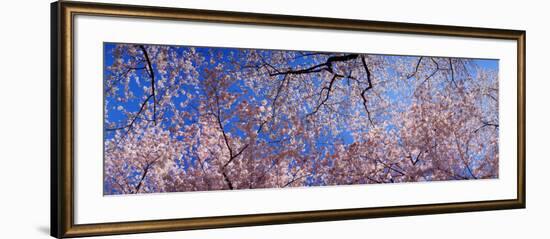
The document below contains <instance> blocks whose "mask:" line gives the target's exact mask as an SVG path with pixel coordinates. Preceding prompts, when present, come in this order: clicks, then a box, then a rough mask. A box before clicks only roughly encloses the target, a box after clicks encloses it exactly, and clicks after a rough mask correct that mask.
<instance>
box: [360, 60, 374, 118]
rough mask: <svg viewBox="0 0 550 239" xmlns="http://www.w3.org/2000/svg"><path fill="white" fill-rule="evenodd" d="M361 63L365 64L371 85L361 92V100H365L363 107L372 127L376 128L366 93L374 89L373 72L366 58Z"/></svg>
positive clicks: (368, 81)
mask: <svg viewBox="0 0 550 239" xmlns="http://www.w3.org/2000/svg"><path fill="white" fill-rule="evenodd" d="M361 62H362V63H363V67H364V68H365V72H366V73H367V83H368V84H369V85H368V86H367V87H366V88H365V89H363V91H362V92H361V98H362V99H363V106H364V107H365V111H366V112H367V117H368V119H369V122H370V124H371V125H373V126H374V123H372V118H371V116H370V112H369V108H368V106H367V103H368V101H367V96H366V93H367V91H368V90H370V89H372V80H371V72H370V70H369V67H368V65H367V62H366V61H365V57H364V56H362V57H361Z"/></svg>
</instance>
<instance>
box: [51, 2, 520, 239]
mask: <svg viewBox="0 0 550 239" xmlns="http://www.w3.org/2000/svg"><path fill="white" fill-rule="evenodd" d="M76 15H93V16H106V17H107V16H116V17H129V18H137V19H164V20H166V19H169V20H178V21H206V22H222V23H233V24H254V25H259V26H262V25H264V26H265V25H269V26H285V27H301V28H323V29H338V30H352V31H370V32H386V33H406V34H418V35H434V36H456V37H473V38H485V39H507V40H513V41H516V42H517V106H518V110H517V125H518V127H517V129H516V130H517V144H518V145H517V149H518V150H517V197H516V198H515V199H511V200H493V201H478V202H460V203H442V204H423V205H402V206H392V207H375V208H353V209H349V208H346V209H338V210H322V211H305V212H285V213H267V214H254V215H239V216H219V217H204V218H179V219H172V218H167V219H165V220H151V221H136V222H116V223H100V224H75V223H74V213H75V212H74V196H73V195H74V190H75V184H74V178H73V174H74V169H73V166H74V158H73V150H74V138H73V133H74V120H75V119H74V91H73V84H74V79H73V69H74V65H73V57H74V52H73V51H74V50H73V47H74V44H75V43H74V41H75V39H74V38H73V37H74V24H73V23H74V17H75V16H76ZM51 22H52V24H51V38H52V41H51V44H52V45H51V52H52V58H51V70H52V71H51V83H52V94H51V97H52V98H51V106H52V112H51V117H52V120H51V133H52V134H51V137H52V138H51V140H52V143H51V152H52V155H51V235H52V236H54V237H58V238H62V237H80V236H96V235H111V234H126V233H143V232H163V231H176V230H189V229H207V228H222V227H240V226H255V225H268V224H284V223H303V222H316V221H330V220H347V219H360V218H378V217H394V216H409V215H423V214H439V213H455V212H470V211H482V210H497V209H515V208H525V199H526V196H525V193H526V190H525V45H526V43H525V39H526V33H525V31H519V30H502V29H488V28H472V27H458V26H441V25H426V24H411V23H395V22H378V21H364V20H349V19H332V18H319V17H302V16H286V15H270V14H256V13H241V12H224V11H211V10H194V9H178V8H163V7H149V6H131V5H114V4H100V3H84V2H64V1H61V2H55V3H52V5H51ZM508 130H511V129H508Z"/></svg>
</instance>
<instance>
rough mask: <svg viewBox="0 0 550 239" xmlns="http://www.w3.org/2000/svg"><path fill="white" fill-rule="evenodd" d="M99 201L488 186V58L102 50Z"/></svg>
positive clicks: (493, 149)
mask: <svg viewBox="0 0 550 239" xmlns="http://www.w3.org/2000/svg"><path fill="white" fill-rule="evenodd" d="M104 54H105V59H106V60H105V68H104V89H105V92H104V94H105V110H104V112H105V115H104V119H105V120H104V126H105V127H104V135H105V137H104V138H105V142H104V151H105V152H104V155H105V159H104V160H105V163H104V170H105V176H104V192H105V194H133V193H152V192H183V191H205V190H233V189H255V188H284V187H297V186H326V185H344V184H369V183H397V182H420V181H438V180H465V179H482V178H498V129H499V124H498V122H499V121H498V61H497V60H480V59H465V58H446V57H428V56H421V57H418V56H393V55H372V54H358V53H327V52H302V51H285V50H258V49H232V48H211V47H184V46H163V45H136V44H106V45H105V52H104Z"/></svg>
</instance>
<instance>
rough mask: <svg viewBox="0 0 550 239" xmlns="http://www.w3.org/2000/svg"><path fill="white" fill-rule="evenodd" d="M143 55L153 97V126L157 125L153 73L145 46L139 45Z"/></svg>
mask: <svg viewBox="0 0 550 239" xmlns="http://www.w3.org/2000/svg"><path fill="white" fill-rule="evenodd" d="M139 47H140V48H141V50H142V51H143V55H145V60H146V61H147V66H149V76H150V77H151V95H152V96H153V121H154V123H155V125H156V124H157V99H156V96H155V73H154V72H153V66H152V65H151V60H150V59H149V54H147V50H145V46H143V45H139Z"/></svg>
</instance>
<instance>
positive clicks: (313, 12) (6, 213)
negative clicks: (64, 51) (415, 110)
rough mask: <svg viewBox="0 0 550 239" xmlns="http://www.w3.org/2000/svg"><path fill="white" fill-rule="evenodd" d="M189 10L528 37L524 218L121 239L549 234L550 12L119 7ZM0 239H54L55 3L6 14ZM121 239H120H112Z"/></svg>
mask: <svg viewBox="0 0 550 239" xmlns="http://www.w3.org/2000/svg"><path fill="white" fill-rule="evenodd" d="M117 2H132V3H134V4H150V3H153V4H157V5H161V4H164V5H172V6H174V5H177V6H181V7H188V8H206V9H217V10H234V11H252V12H264V13H281V14H291V15H310V16H324V17H339V18H357V19H368V20H385V21H403V22H417V23H431V24H446V25H449V24H450V25H467V26H479V27H492V28H511V29H524V30H527V102H528V106H527V209H525V210H508V211H491V212H478V213H461V214H444V215H429V216H415V217H399V218H384V219H369V220H353V221H339V222H324V223H309V224H293V225H276V226H261V227H245V228H230V229H216V230H199V231H189V232H171V233H160V234H140V235H129V236H119V237H117V238H239V239H241V238H296V237H298V236H300V235H301V236H307V237H316V238H335V237H339V238H343V237H345V238H365V237H369V236H372V237H379V236H382V237H388V238H404V237H413V238H415V237H424V238H441V237H443V238H461V239H463V238H482V237H490V238H502V237H505V238H508V237H513V236H517V237H522V236H523V235H528V234H532V235H537V234H538V235H547V234H548V233H547V231H546V230H545V229H547V228H544V226H547V225H548V220H547V218H548V213H550V205H549V203H550V198H549V195H550V193H549V191H548V188H549V187H548V185H547V183H548V176H547V175H548V170H549V168H550V158H549V156H548V154H547V152H546V150H545V147H548V146H547V145H548V139H547V137H548V134H549V133H550V132H549V125H550V123H547V122H546V121H547V119H548V116H549V114H548V103H547V102H550V98H549V97H548V96H549V95H550V76H549V74H548V73H547V70H548V69H549V67H550V63H548V58H547V55H548V54H550V48H549V47H548V44H549V43H550V32H549V30H548V29H549V28H548V25H547V22H550V17H549V14H548V13H547V10H548V7H545V6H543V3H544V1H532V2H539V3H527V1H523V2H520V1H510V2H504V1H479V0H476V1H470V0H461V1H455V2H443V1H435V0H434V1H425V2H424V1H418V0H417V1H407V0H402V1H391V0H379V1H369V2H368V3H367V1H354V0H338V1H303V0H302V1H298V0H263V1H254V0H232V1H215V0H209V1H201V0H186V1H183V0H180V1H175V0H172V1H170V0H163V1H146V0H137V1H136V0H134V1H117ZM0 17H1V21H0V24H1V28H0V29H1V35H2V36H1V37H0V41H1V44H0V82H1V84H0V100H1V101H0V102H2V103H1V104H0V112H1V113H0V122H1V123H0V151H1V153H0V179H1V181H0V190H1V195H2V196H1V197H0V225H1V226H0V227H1V228H2V229H1V230H0V235H1V236H0V237H1V238H48V230H49V1H43V0H41V1H38V0H37V1H8V2H4V3H3V5H2V10H1V13H0ZM113 238H115V237H113Z"/></svg>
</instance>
